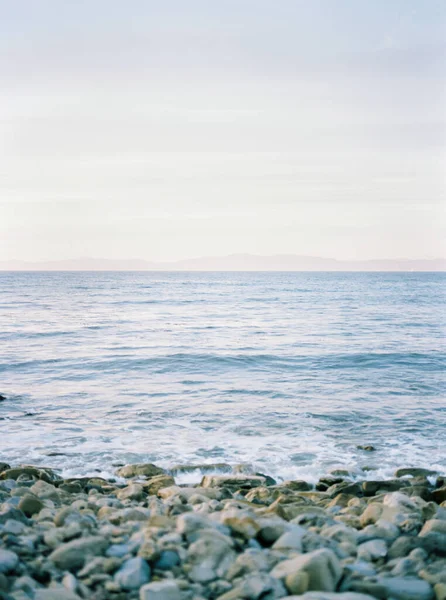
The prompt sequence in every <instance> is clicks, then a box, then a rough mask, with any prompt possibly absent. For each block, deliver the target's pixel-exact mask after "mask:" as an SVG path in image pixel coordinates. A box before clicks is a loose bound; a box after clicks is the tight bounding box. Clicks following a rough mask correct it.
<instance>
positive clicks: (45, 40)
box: [0, 0, 446, 261]
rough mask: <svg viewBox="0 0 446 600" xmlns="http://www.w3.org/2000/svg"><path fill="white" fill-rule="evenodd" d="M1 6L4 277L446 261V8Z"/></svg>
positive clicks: (137, 0) (146, 3)
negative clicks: (301, 262) (240, 257)
mask: <svg viewBox="0 0 446 600" xmlns="http://www.w3.org/2000/svg"><path fill="white" fill-rule="evenodd" d="M0 5H1V15H2V17H1V20H0V85H1V93H0V261H1V260H13V259H19V260H53V259H58V260H59V259H70V258H76V257H81V256H82V257H86V256H90V257H101V258H114V259H116V258H142V259H147V260H162V261H165V260H177V259H184V258H189V257H194V256H206V255H217V256H223V255H226V254H232V253H253V254H263V255H270V254H300V255H311V256H325V257H334V258H338V259H348V260H350V259H371V258H379V259H380V258H399V257H407V258H434V257H444V256H446V244H445V231H446V212H445V207H446V204H445V189H446V186H445V178H444V172H445V158H446V153H445V145H446V108H445V107H446V93H445V81H446V78H445V77H446V44H445V40H446V3H445V2H444V1H443V0H423V1H422V2H420V1H419V0H373V1H370V0H369V1H362V2H358V0H337V1H336V2H334V1H333V0H312V1H311V2H309V1H308V0H280V2H278V1H277V0H220V1H218V2H212V1H209V0H188V1H187V2H185V1H184V0H163V2H160V1H159V0H156V1H152V0H126V2H122V1H120V0H78V1H76V2H73V1H72V0H39V1H38V2H36V0H14V2H7V1H6V0H0Z"/></svg>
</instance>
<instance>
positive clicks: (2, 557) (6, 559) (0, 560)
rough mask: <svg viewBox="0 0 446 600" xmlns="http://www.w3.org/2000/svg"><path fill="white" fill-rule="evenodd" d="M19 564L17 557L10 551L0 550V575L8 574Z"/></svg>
mask: <svg viewBox="0 0 446 600" xmlns="http://www.w3.org/2000/svg"><path fill="white" fill-rule="evenodd" d="M18 564H19V557H18V556H17V554H16V553H15V552H12V551H11V550H3V549H2V548H0V573H10V572H11V571H14V569H15V568H16V566H17V565H18Z"/></svg>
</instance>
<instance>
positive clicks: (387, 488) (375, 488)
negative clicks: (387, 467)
mask: <svg viewBox="0 0 446 600" xmlns="http://www.w3.org/2000/svg"><path fill="white" fill-rule="evenodd" d="M409 485H410V483H409V482H408V481H407V480H404V479H389V480H387V481H363V483H362V489H363V492H364V496H376V495H377V494H385V493H387V492H397V491H399V490H400V489H402V488H404V487H408V486H409Z"/></svg>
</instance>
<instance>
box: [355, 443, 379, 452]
mask: <svg viewBox="0 0 446 600" xmlns="http://www.w3.org/2000/svg"><path fill="white" fill-rule="evenodd" d="M356 448H357V449H358V450H364V451H365V452H374V451H375V450H376V448H375V446H371V445H370V444H369V445H365V446H356Z"/></svg>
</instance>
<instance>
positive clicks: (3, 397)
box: [0, 394, 6, 402]
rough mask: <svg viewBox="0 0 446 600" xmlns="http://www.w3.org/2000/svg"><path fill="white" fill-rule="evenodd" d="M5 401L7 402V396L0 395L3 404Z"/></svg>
mask: <svg viewBox="0 0 446 600" xmlns="http://www.w3.org/2000/svg"><path fill="white" fill-rule="evenodd" d="M4 400H6V396H4V395H3V394H0V402H3V401H4Z"/></svg>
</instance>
